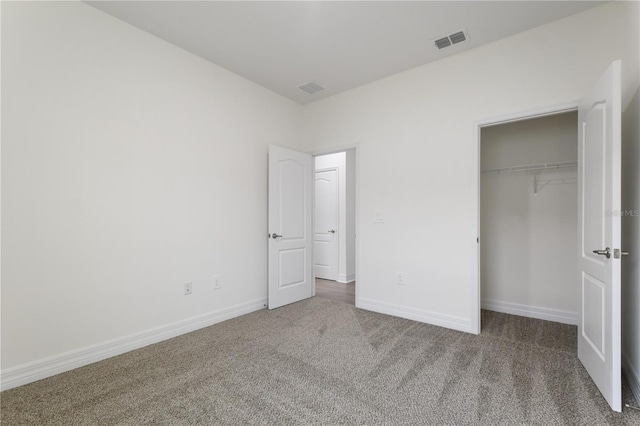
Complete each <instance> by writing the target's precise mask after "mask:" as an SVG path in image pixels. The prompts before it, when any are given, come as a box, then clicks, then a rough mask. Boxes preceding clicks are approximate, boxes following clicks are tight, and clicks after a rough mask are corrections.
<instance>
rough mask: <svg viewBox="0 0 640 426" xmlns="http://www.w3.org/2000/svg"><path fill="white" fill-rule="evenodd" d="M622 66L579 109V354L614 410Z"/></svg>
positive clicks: (617, 394)
mask: <svg viewBox="0 0 640 426" xmlns="http://www.w3.org/2000/svg"><path fill="white" fill-rule="evenodd" d="M620 69H621V64H620V61H616V62H613V63H612V64H611V65H610V66H609V68H608V69H607V71H606V72H605V74H604V75H603V76H602V77H601V78H600V80H599V81H598V83H597V84H596V85H595V86H594V87H593V88H592V90H591V93H589V95H588V96H587V97H585V98H584V100H583V101H582V102H581V104H580V107H579V110H578V139H579V140H578V159H579V161H578V164H579V165H578V224H579V225H578V226H579V228H578V235H579V238H580V248H579V257H580V258H579V268H580V271H579V272H580V298H581V299H580V318H579V324H578V358H579V359H580V361H581V362H582V364H583V365H584V367H585V368H586V369H587V371H588V372H589V375H590V376H591V378H592V379H593V381H594V382H595V384H596V385H597V386H598V389H600V392H602V395H603V396H604V397H605V399H606V400H607V402H608V403H609V405H611V408H612V409H613V410H615V411H621V410H622V401H621V393H622V384H621V364H620V363H621V353H620V351H621V348H620V303H621V301H620V257H621V256H620V254H621V252H620V215H619V214H618V213H619V212H620V152H621V151H620V149H621V147H620V131H621V130H620V126H621V72H620Z"/></svg>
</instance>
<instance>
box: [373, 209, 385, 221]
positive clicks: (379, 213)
mask: <svg viewBox="0 0 640 426" xmlns="http://www.w3.org/2000/svg"><path fill="white" fill-rule="evenodd" d="M373 223H384V211H382V210H378V211H377V212H376V213H375V215H374V219H373Z"/></svg>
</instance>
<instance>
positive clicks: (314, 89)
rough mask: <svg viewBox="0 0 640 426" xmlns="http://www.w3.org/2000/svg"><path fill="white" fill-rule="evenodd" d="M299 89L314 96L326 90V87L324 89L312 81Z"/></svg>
mask: <svg viewBox="0 0 640 426" xmlns="http://www.w3.org/2000/svg"><path fill="white" fill-rule="evenodd" d="M298 89H300V90H302V91H305V92H307V93H308V94H310V95H313V94H314V93H318V92H321V91H322V90H324V87H322V86H321V85H320V83H318V82H317V81H310V82H308V83H305V84H303V85H302V86H298Z"/></svg>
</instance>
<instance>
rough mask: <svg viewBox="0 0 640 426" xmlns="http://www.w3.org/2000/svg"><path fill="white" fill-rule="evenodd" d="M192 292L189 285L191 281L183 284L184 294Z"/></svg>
mask: <svg viewBox="0 0 640 426" xmlns="http://www.w3.org/2000/svg"><path fill="white" fill-rule="evenodd" d="M192 292H193V287H192V286H191V283H186V284H185V285H184V295H185V296H186V295H188V294H191V293H192Z"/></svg>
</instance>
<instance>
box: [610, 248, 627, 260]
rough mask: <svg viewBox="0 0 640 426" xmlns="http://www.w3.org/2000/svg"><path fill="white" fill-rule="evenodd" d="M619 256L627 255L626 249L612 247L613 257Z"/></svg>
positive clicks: (618, 257) (617, 257)
mask: <svg viewBox="0 0 640 426" xmlns="http://www.w3.org/2000/svg"><path fill="white" fill-rule="evenodd" d="M620 256H629V252H628V251H622V250H620V249H613V258H614V259H620Z"/></svg>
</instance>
